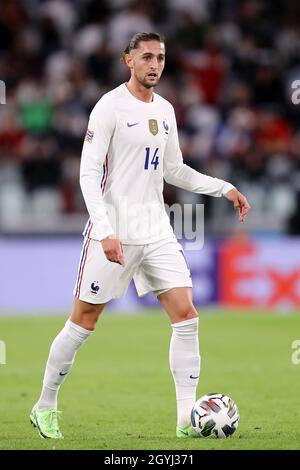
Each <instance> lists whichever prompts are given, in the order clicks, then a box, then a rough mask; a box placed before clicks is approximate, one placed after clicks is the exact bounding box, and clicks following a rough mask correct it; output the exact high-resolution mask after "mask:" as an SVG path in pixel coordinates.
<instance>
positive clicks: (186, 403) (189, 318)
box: [158, 287, 200, 437]
mask: <svg viewBox="0 0 300 470" xmlns="http://www.w3.org/2000/svg"><path fill="white" fill-rule="evenodd" d="M158 300H159V301H160V303H161V305H162V306H163V308H164V309H165V311H166V312H167V314H168V316H169V318H170V321H171V326H172V337H171V342H170V352H169V360H170V369H171V373H172V375H173V379H174V383H175V390H176V402H177V436H178V437H185V436H189V435H191V434H193V432H192V429H191V427H190V424H191V410H192V407H193V405H194V403H195V401H196V392H197V385H198V382H199V376H200V352H199V341H198V313H197V311H196V309H195V307H194V305H193V301H192V289H191V288H189V287H178V288H173V289H170V290H168V291H167V292H165V293H163V294H160V295H159V296H158Z"/></svg>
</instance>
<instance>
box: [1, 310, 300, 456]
mask: <svg viewBox="0 0 300 470" xmlns="http://www.w3.org/2000/svg"><path fill="white" fill-rule="evenodd" d="M64 322H65V318H64V317H62V316H61V317H50V316H49V317H40V318H37V317H11V318H8V317H6V318H4V317H2V318H1V317H0V340H2V341H4V342H5V343H6V361H7V363H6V364H5V365H0V383H1V388H0V416H1V431H0V449H53V448H56V449H104V450H116V449H130V450H136V449H145V450H147V449H152V450H154V449H157V450H169V449H174V450H186V449H189V450H198V449H199V450H200V449H300V426H299V423H300V406H299V405H300V364H299V365H293V364H292V361H291V356H292V353H293V349H292V346H291V345H292V342H293V341H294V340H295V339H300V315H299V314H294V315H276V314H274V315H273V314H272V315H271V314H266V313H264V314H260V315H257V314H247V313H245V312H244V313H243V312H241V313H230V312H223V313H222V314H216V313H215V312H211V313H209V314H203V315H201V314H200V344H201V353H202V369H201V380H200V383H199V388H198V394H197V396H198V397H200V396H201V395H202V394H204V393H209V392H222V393H225V394H228V395H230V396H231V397H232V398H233V399H234V400H235V401H236V403H237V405H238V408H239V411H240V416H241V420H240V425H239V428H238V430H237V431H236V433H235V434H234V435H233V436H232V437H230V438H229V439H225V440H216V439H184V440H179V439H176V437H175V394H174V385H173V379H172V377H171V374H170V371H169V364H168V349H169V339H170V334H171V331H170V330H171V329H170V326H169V322H168V320H167V318H166V317H165V316H164V315H163V314H161V313H158V312H150V311H146V312H145V314H144V315H135V316H124V315H123V316H121V315H115V314H113V313H112V312H109V311H107V312H105V313H104V314H103V315H102V317H101V318H100V320H99V323H98V327H97V330H96V332H95V333H94V334H93V335H92V337H91V339H90V340H89V341H88V342H87V343H86V344H85V345H84V346H83V347H82V349H81V350H80V351H79V353H78V354H77V360H76V362H75V365H74V367H73V370H72V373H71V374H70V376H69V377H68V378H67V379H66V382H65V384H64V385H63V387H62V389H61V392H60V400H59V408H60V409H61V410H63V416H64V419H63V421H62V424H61V428H62V431H63V433H64V435H65V439H64V440H63V441H52V440H51V441H50V440H42V439H41V438H40V437H39V436H38V434H37V432H36V430H34V429H33V428H32V427H31V425H30V423H29V417H28V415H29V411H30V409H31V407H32V405H33V404H34V403H35V401H36V400H37V398H38V395H39V391H40V386H41V380H42V375H43V370H44V365H45V361H46V358H47V355H48V350H49V346H50V344H51V341H52V339H53V338H54V336H55V334H56V333H57V332H58V331H59V330H60V329H61V327H62V326H63V324H64Z"/></svg>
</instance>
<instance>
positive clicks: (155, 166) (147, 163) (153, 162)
mask: <svg viewBox="0 0 300 470" xmlns="http://www.w3.org/2000/svg"><path fill="white" fill-rule="evenodd" d="M150 152H151V149H150V147H146V158H145V166H144V169H145V170H148V169H149V161H150V157H151V153H150ZM157 152H158V147H157V148H156V149H155V151H154V154H153V156H152V158H151V162H150V165H153V166H154V170H156V169H157V167H158V164H159V161H158V159H159V156H158V155H157Z"/></svg>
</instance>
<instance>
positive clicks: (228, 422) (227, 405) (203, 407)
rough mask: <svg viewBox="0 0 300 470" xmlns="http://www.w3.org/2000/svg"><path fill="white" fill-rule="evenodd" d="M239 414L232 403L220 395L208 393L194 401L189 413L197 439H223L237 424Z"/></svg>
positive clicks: (231, 432) (225, 396)
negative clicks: (197, 435)
mask: <svg viewBox="0 0 300 470" xmlns="http://www.w3.org/2000/svg"><path fill="white" fill-rule="evenodd" d="M239 419H240V416H239V412H238V409H237V406H236V404H235V403H234V401H233V400H232V399H231V398H230V397H228V396H227V395H222V393H209V394H207V395H203V396H202V397H201V398H199V400H197V401H196V403H195V405H194V406H193V409H192V413H191V421H192V426H193V428H194V430H195V431H196V433H197V434H199V437H208V436H210V437H215V438H221V439H222V438H225V437H228V436H231V435H232V434H233V433H234V432H235V430H236V428H237V427H238V424H239Z"/></svg>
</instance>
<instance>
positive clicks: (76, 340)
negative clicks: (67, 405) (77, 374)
mask: <svg viewBox="0 0 300 470" xmlns="http://www.w3.org/2000/svg"><path fill="white" fill-rule="evenodd" d="M91 333H92V331H90V330H86V329H85V328H82V327H81V326H79V325H76V324H75V323H73V322H72V321H71V320H67V322H66V324H65V326H64V328H63V329H62V330H61V332H60V333H59V334H58V335H57V336H56V338H55V339H54V341H53V343H52V345H51V348H50V352H49V357H48V361H47V364H46V370H45V375H44V380H43V388H42V393H41V396H40V398H39V400H38V402H37V406H38V409H45V408H48V407H51V408H55V409H56V408H57V394H58V391H59V388H60V385H61V384H62V383H63V381H64V380H65V378H66V376H67V374H68V372H69V371H70V369H71V367H72V364H73V362H74V358H75V355H76V352H77V350H78V349H79V348H80V346H81V345H82V344H83V343H84V341H85V340H86V339H87V338H88V337H89V336H90V335H91Z"/></svg>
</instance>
